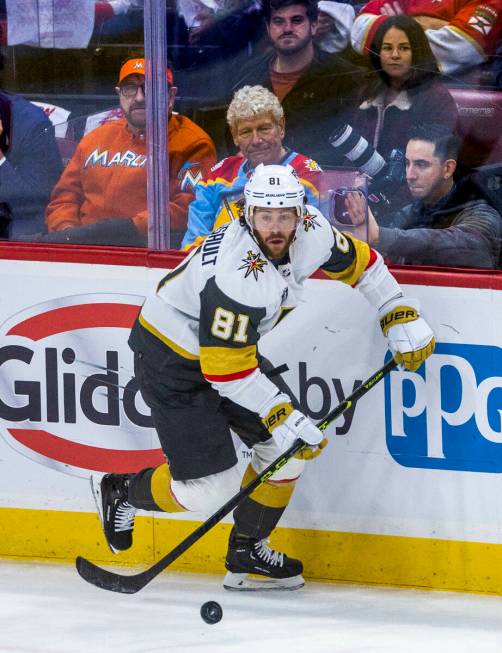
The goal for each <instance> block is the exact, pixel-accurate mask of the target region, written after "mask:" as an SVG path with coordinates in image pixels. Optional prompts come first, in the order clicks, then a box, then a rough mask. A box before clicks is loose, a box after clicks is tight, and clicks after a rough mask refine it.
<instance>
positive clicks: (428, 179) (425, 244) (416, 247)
mask: <svg viewBox="0 0 502 653" xmlns="http://www.w3.org/2000/svg"><path fill="white" fill-rule="evenodd" d="M459 145H460V144H459V140H458V139H457V137H455V136H454V135H453V134H452V133H451V132H449V131H448V130H447V128H445V127H444V126H443V125H434V124H425V125H421V126H417V127H415V128H414V129H412V130H410V136H409V141H408V144H407V147H406V181H407V183H408V187H409V190H410V193H411V195H412V197H413V199H414V202H413V203H411V204H409V205H408V206H406V207H404V208H403V209H402V210H401V211H397V212H395V213H394V214H392V215H390V216H388V219H387V220H386V223H385V226H383V225H379V224H378V223H377V221H376V220H375V218H374V216H373V213H372V212H371V209H368V225H367V233H368V241H369V243H370V244H372V245H373V246H374V247H375V248H376V249H378V250H379V251H380V252H381V253H382V254H383V255H384V256H386V257H388V258H389V259H391V260H392V261H393V262H394V263H412V264H416V265H447V266H451V267H478V268H497V267H498V264H499V254H500V239H501V235H502V217H501V216H500V214H499V213H498V212H497V211H496V210H495V209H494V208H493V207H492V206H490V205H489V204H488V203H487V202H486V200H485V199H483V198H482V197H481V196H480V193H479V190H478V189H477V188H475V187H474V186H473V185H472V184H471V183H469V181H468V180H464V181H463V182H462V183H460V184H459V185H458V186H457V185H456V184H455V182H454V181H453V174H454V172H455V169H456V166H457V160H458V152H459ZM346 207H347V211H348V213H349V216H350V219H351V220H352V222H353V224H355V225H357V228H356V233H359V235H363V234H365V232H366V224H365V220H366V215H365V214H366V208H365V201H364V198H363V197H362V196H361V195H360V194H359V193H350V194H349V195H348V196H347V199H346Z"/></svg>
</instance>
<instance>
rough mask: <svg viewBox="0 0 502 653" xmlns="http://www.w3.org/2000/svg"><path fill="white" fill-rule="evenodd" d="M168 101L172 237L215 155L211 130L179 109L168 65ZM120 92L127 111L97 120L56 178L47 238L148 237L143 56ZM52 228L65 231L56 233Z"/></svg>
mask: <svg viewBox="0 0 502 653" xmlns="http://www.w3.org/2000/svg"><path fill="white" fill-rule="evenodd" d="M167 81H168V93H169V95H168V109H169V123H168V128H169V176H170V180H169V198H170V203H169V209H170V223H171V242H172V244H173V246H177V245H178V243H179V241H180V239H181V236H182V234H183V233H184V231H185V229H186V222H187V209H188V204H189V203H190V202H191V201H192V199H193V186H194V184H195V183H196V182H197V181H198V179H199V178H200V177H201V176H205V175H206V174H207V173H208V172H209V169H210V168H211V166H212V165H213V164H214V163H215V162H216V150H215V147H214V143H213V142H212V140H211V138H210V137H209V136H208V135H207V134H206V132H204V131H203V130H202V129H201V128H200V127H198V126H197V125H196V124H195V123H193V122H192V121H191V120H189V119H188V118H187V117H185V116H181V115H179V114H177V113H173V106H174V100H175V97H176V91H177V89H176V87H175V86H174V80H173V72H172V70H171V69H170V68H168V70H167ZM116 91H117V94H118V96H119V99H120V107H121V109H122V113H123V116H124V117H123V118H121V119H119V120H114V121H112V122H108V123H106V124H103V125H101V126H100V127H97V128H96V129H94V130H92V131H91V132H89V133H88V134H87V135H86V136H84V138H83V139H82V140H81V142H80V143H79V145H78V147H77V149H76V151H75V154H74V155H73V157H72V159H71V160H70V162H69V164H68V166H67V168H66V169H65V171H64V172H63V174H62V176H61V178H60V180H59V182H58V183H57V184H56V186H55V188H54V190H53V193H52V196H51V201H50V203H49V206H48V207H47V211H46V221H47V227H48V230H49V232H51V233H49V235H48V236H47V237H46V238H47V240H51V241H53V242H54V241H55V240H57V241H58V242H76V243H84V242H87V243H95V244H109V245H114V244H115V245H119V244H122V245H141V244H145V243H146V234H147V225H148V215H147V189H146V161H147V152H146V111H145V108H146V98H145V60H144V59H142V58H134V59H128V60H127V61H126V62H125V63H124V64H123V66H122V67H121V69H120V73H119V80H118V86H117V87H116ZM52 232H61V233H60V234H55V233H52Z"/></svg>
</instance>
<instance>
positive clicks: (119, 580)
mask: <svg viewBox="0 0 502 653" xmlns="http://www.w3.org/2000/svg"><path fill="white" fill-rule="evenodd" d="M396 367H397V363H396V361H395V360H394V359H393V358H391V359H390V361H389V362H388V363H386V364H385V365H384V366H383V367H382V368H380V369H379V370H378V371H377V372H375V374H373V376H371V377H370V378H369V379H367V380H366V381H365V382H364V383H363V384H362V385H360V386H359V387H358V388H357V389H356V390H354V392H353V393H352V394H351V395H349V396H348V397H347V398H346V399H344V400H343V401H342V402H341V403H340V404H339V405H338V406H337V407H336V408H334V409H333V410H332V411H330V412H329V413H328V415H327V416H326V417H325V418H324V419H323V420H322V421H321V422H319V424H318V425H317V426H318V428H319V429H320V430H321V431H325V430H326V429H327V428H328V426H329V425H330V424H331V423H332V422H333V421H334V420H335V419H336V418H337V417H339V416H340V415H341V414H342V413H344V412H345V411H346V410H347V409H348V408H350V407H351V406H352V405H353V404H354V402H355V401H357V400H358V399H360V398H361V397H362V396H363V395H365V394H366V393H367V392H368V391H369V390H371V388H372V387H373V386H374V385H375V384H377V383H378V382H379V381H381V380H382V379H383V378H384V376H385V375H386V374H388V373H389V372H391V371H392V370H393V369H395V368H396ZM305 446H306V444H305V442H303V440H300V439H298V440H296V441H295V442H294V443H293V444H292V445H291V447H289V449H287V450H286V451H285V452H284V453H283V454H282V456H280V457H279V458H277V459H276V460H274V462H273V463H271V464H270V465H269V466H268V467H267V468H266V469H264V470H263V472H262V473H261V474H260V475H259V476H257V477H256V478H255V479H254V480H253V481H251V482H250V483H248V484H247V485H246V486H245V487H243V488H241V490H240V491H239V492H238V493H237V494H235V495H234V496H233V497H232V498H231V499H229V500H228V501H227V503H225V504H224V505H223V506H222V507H221V508H220V509H219V510H217V511H216V512H215V513H214V514H213V515H211V517H209V519H207V520H206V521H205V522H204V523H203V524H201V525H200V526H199V527H198V528H196V529H195V530H194V531H193V532H192V533H191V534H190V535H188V536H187V537H186V538H185V539H184V540H183V541H182V542H180V543H179V544H178V545H177V546H176V547H175V548H174V549H173V550H172V551H170V552H169V553H167V554H166V555H165V556H164V557H163V558H161V559H160V560H159V561H158V562H156V563H155V564H154V565H152V566H151V567H149V568H148V569H145V570H144V571H141V572H139V573H137V574H133V575H127V576H124V575H122V574H117V573H116V572H113V571H108V570H107V569H103V568H102V567H98V566H97V565H95V564H94V563H92V562H90V561H89V560H86V558H82V557H80V556H79V557H78V558H77V560H76V565H77V571H78V573H79V574H80V575H81V576H82V578H83V579H84V580H86V581H87V582H88V583H92V584H93V585H96V587H101V588H102V589H105V590H110V591H112V592H121V593H122V594H135V593H136V592H138V591H139V590H140V589H142V588H143V587H145V585H147V584H148V583H149V582H150V581H151V580H153V579H154V578H155V577H156V576H157V575H158V574H160V572H161V571H163V570H164V569H165V568H166V567H168V566H169V565H170V564H171V563H172V562H174V561H175V560H176V559H177V558H179V557H180V555H182V554H183V553H185V551H186V550H187V549H189V548H190V547H191V546H192V544H195V542H197V540H199V539H200V538H201V537H202V536H203V535H205V534H206V533H207V532H208V531H209V530H211V528H213V527H214V526H216V524H218V523H219V522H220V521H221V520H222V519H223V517H225V516H226V515H228V513H229V512H231V511H232V510H233V509H234V508H235V507H236V506H237V505H238V504H239V503H240V502H241V501H242V499H244V498H245V497H247V496H249V495H250V494H251V493H252V492H253V490H255V489H256V488H257V487H259V486H260V485H262V484H263V483H265V481H266V480H268V479H269V478H270V477H271V476H272V474H274V473H275V472H276V471H278V470H279V469H281V467H284V465H285V464H286V463H287V462H288V460H289V459H290V458H292V457H293V456H294V455H295V454H296V453H298V452H299V451H301V449H303V448H304V447H305Z"/></svg>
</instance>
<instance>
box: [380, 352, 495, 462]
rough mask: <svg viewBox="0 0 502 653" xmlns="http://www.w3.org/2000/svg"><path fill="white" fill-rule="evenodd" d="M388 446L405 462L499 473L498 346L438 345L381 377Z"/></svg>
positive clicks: (398, 460) (398, 458)
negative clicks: (413, 365) (409, 367)
mask: <svg viewBox="0 0 502 653" xmlns="http://www.w3.org/2000/svg"><path fill="white" fill-rule="evenodd" d="M385 413H386V438H387V448H388V450H389V452H390V454H391V455H392V457H393V458H394V460H395V461H396V462H398V463H399V464H400V465H403V466H405V467H420V468H431V469H455V470H462V471H470V472H502V446H501V445H502V349H501V348H500V347H491V346H482V345H456V344H438V345H437V346H436V350H435V352H434V354H433V355H432V356H431V357H430V358H429V359H427V361H426V362H425V363H424V365H422V367H421V368H420V370H419V371H418V372H415V373H412V372H406V371H397V372H392V373H391V374H390V375H389V377H387V378H386V379H385Z"/></svg>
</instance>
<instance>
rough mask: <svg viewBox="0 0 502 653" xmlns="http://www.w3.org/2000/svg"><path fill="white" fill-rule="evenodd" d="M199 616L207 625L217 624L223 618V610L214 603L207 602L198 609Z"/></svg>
mask: <svg viewBox="0 0 502 653" xmlns="http://www.w3.org/2000/svg"><path fill="white" fill-rule="evenodd" d="M200 616H201V617H202V618H203V619H204V621H205V622H206V623H207V624H217V623H218V621H220V620H221V618H222V617H223V609H222V607H221V605H220V604H219V603H216V601H207V602H206V603H204V604H203V605H202V606H201V608H200Z"/></svg>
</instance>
